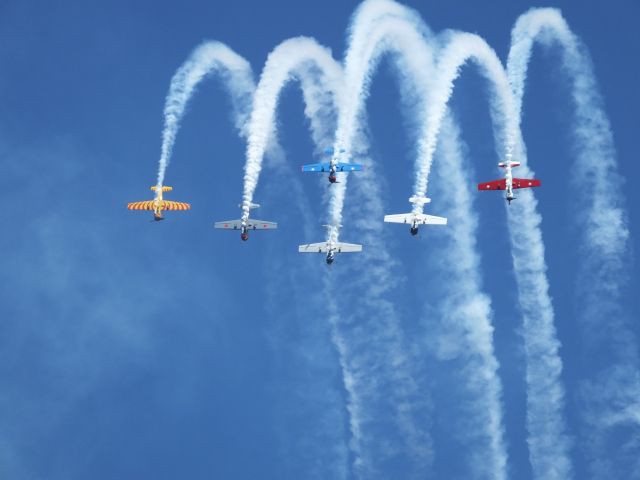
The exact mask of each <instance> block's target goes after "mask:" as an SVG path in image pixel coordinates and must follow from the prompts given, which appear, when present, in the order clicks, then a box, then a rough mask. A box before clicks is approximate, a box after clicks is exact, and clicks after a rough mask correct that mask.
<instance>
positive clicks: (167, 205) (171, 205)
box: [162, 200, 191, 210]
mask: <svg viewBox="0 0 640 480" xmlns="http://www.w3.org/2000/svg"><path fill="white" fill-rule="evenodd" d="M162 207H163V208H164V209H165V210H189V209H190V208H191V205H189V204H188V203H184V202H173V201H171V200H163V201H162Z"/></svg>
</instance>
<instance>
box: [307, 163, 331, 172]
mask: <svg viewBox="0 0 640 480" xmlns="http://www.w3.org/2000/svg"><path fill="white" fill-rule="evenodd" d="M330 169H331V164H330V163H329V162H324V163H310V164H308V165H303V166H302V171H303V172H328V171H329V170H330Z"/></svg>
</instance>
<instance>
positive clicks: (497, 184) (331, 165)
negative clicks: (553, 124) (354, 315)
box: [127, 148, 541, 265]
mask: <svg viewBox="0 0 640 480" xmlns="http://www.w3.org/2000/svg"><path fill="white" fill-rule="evenodd" d="M324 153H325V155H327V156H329V157H330V159H329V161H327V162H320V163H311V164H307V165H303V166H302V171H303V172H315V173H328V174H329V175H328V179H329V184H330V185H331V184H333V183H338V179H337V173H339V172H343V173H348V172H357V171H361V170H362V165H361V164H359V163H349V162H345V161H342V160H343V158H342V155H341V154H343V153H344V150H339V151H338V153H336V152H335V151H334V149H332V148H328V149H326V150H325V151H324ZM498 166H499V167H500V168H503V169H504V178H501V179H498V180H492V181H490V182H484V183H479V184H478V190H479V191H483V190H505V191H506V195H505V200H506V201H507V203H508V204H509V205H511V202H512V201H513V200H515V199H516V197H515V196H514V194H513V191H514V190H517V189H520V188H532V187H539V186H540V185H541V182H540V180H538V179H533V178H513V175H512V172H511V170H512V169H513V168H515V167H518V166H520V162H514V161H512V160H511V156H510V155H509V156H507V159H506V161H505V162H500V163H498ZM151 190H152V191H154V192H155V197H154V198H153V200H144V201H141V202H131V203H129V204H127V208H129V210H151V211H153V220H155V221H160V220H164V216H163V212H164V211H165V210H170V211H172V210H189V209H190V208H191V205H190V204H188V203H184V202H175V201H171V200H165V199H164V198H163V193H164V192H170V191H171V190H173V189H172V187H168V186H163V187H162V188H161V189H158V188H157V187H156V186H153V187H151ZM429 202H431V199H429V198H427V197H420V196H415V195H414V196H413V197H411V198H409V203H411V204H412V205H413V209H412V211H411V212H410V213H398V214H393V215H385V217H384V221H385V222H387V223H402V224H405V225H409V233H410V234H411V235H412V236H415V235H417V234H418V229H419V227H420V225H446V224H447V219H446V218H444V217H437V216H435V215H427V214H425V213H424V206H425V205H426V204H427V203H429ZM238 206H239V207H240V208H241V209H242V215H241V217H240V218H239V219H237V220H226V221H222V222H215V224H214V228H218V229H223V230H239V231H240V239H241V240H242V241H245V242H246V241H247V240H249V232H250V231H252V230H276V229H277V228H278V224H277V223H276V222H270V221H266V220H256V219H255V218H250V215H249V213H250V211H251V210H253V209H256V208H258V207H259V206H260V205H258V204H256V203H247V204H240V205H238ZM324 226H325V227H326V228H327V229H328V230H329V239H328V240H327V241H325V242H319V243H307V244H304V245H300V246H299V247H298V252H300V253H326V258H325V261H326V263H327V264H328V265H331V264H332V263H333V262H334V260H335V255H336V253H356V252H361V251H362V245H358V244H355V243H344V242H338V241H337V240H336V238H337V231H338V228H339V226H336V225H324Z"/></svg>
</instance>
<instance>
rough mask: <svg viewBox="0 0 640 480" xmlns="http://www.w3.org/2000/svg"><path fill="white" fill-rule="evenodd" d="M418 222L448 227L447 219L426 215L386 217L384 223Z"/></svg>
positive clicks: (408, 214) (405, 214) (400, 214)
mask: <svg viewBox="0 0 640 480" xmlns="http://www.w3.org/2000/svg"><path fill="white" fill-rule="evenodd" d="M414 220H415V221H417V222H418V223H419V224H421V225H446V224H447V219H446V218H444V217H436V216H435V215H425V214H424V213H399V214H397V215H385V216H384V221H385V222H387V223H413V221H414Z"/></svg>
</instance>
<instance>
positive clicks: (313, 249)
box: [298, 242, 329, 253]
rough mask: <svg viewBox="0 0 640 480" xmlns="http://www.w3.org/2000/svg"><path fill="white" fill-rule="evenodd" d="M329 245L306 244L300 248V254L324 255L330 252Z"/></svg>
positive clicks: (325, 243) (324, 243) (323, 243)
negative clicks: (323, 253)
mask: <svg viewBox="0 0 640 480" xmlns="http://www.w3.org/2000/svg"><path fill="white" fill-rule="evenodd" d="M328 251H329V245H328V244H327V242H322V243H306V244H304V245H300V246H298V252H300V253H322V252H325V253H326V252H328Z"/></svg>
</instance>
